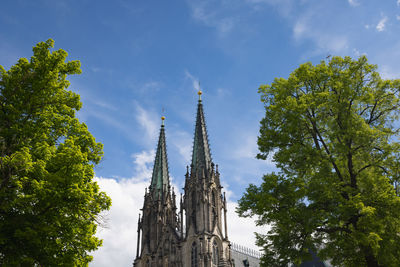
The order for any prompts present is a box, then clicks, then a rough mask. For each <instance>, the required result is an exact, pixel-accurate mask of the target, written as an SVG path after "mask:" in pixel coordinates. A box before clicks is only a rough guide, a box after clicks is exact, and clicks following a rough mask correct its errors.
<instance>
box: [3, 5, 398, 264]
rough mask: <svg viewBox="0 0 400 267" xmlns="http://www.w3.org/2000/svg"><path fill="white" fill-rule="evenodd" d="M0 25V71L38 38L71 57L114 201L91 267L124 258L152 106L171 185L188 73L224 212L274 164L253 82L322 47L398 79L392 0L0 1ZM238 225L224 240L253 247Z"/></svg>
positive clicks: (141, 182)
mask: <svg viewBox="0 0 400 267" xmlns="http://www.w3.org/2000/svg"><path fill="white" fill-rule="evenodd" d="M0 26H1V30H0V64H1V65H3V66H4V67H5V68H6V69H8V68H9V67H10V66H11V65H13V64H14V63H15V62H16V61H17V59H18V58H20V57H28V58H29V57H30V56H31V54H32V50H31V49H32V46H34V45H35V44H36V43H37V42H39V41H44V40H47V39H48V38H52V39H54V40H55V48H56V49H58V48H62V49H64V50H66V51H67V52H68V53H69V59H70V60H75V59H78V60H80V61H81V63H82V70H83V73H82V74H81V75H79V76H73V77H70V81H71V86H70V89H71V90H73V91H75V92H77V93H79V94H80V95H81V98H82V102H83V108H82V110H81V111H80V112H79V113H78V116H79V118H80V119H81V120H82V121H84V122H85V123H86V124H87V125H88V127H89V129H90V131H91V132H92V133H93V135H94V136H95V137H96V139H97V140H98V141H99V142H102V143H103V144H104V152H105V156H104V159H103V161H102V162H101V164H100V165H98V166H97V167H96V169H95V170H96V177H97V179H98V181H99V184H100V186H101V187H102V189H103V190H105V191H106V192H108V193H109V194H110V195H111V196H112V197H113V200H114V201H113V204H114V206H113V208H112V210H111V211H110V213H109V214H107V217H108V224H109V228H108V229H102V230H101V231H100V233H99V235H100V236H101V237H103V238H104V247H103V248H102V249H101V250H99V251H98V252H96V254H94V255H95V260H94V263H93V264H92V265H93V266H107V264H108V263H107V260H109V261H110V262H113V263H114V264H116V266H124V265H126V264H127V263H128V264H129V263H130V262H131V261H132V258H133V257H134V251H135V250H134V244H135V243H136V242H135V238H136V236H135V232H136V221H137V214H138V212H139V208H140V207H141V205H142V196H143V193H144V187H146V186H147V185H148V183H149V178H150V174H151V168H152V164H153V160H154V158H153V156H154V149H155V147H156V141H157V136H158V132H159V126H160V116H161V114H162V110H163V109H164V110H165V111H164V115H165V116H166V117H167V119H166V135H167V136H166V137H167V144H168V157H169V166H170V174H171V177H172V180H173V184H174V185H175V186H176V187H177V188H182V186H183V183H184V179H183V178H184V173H185V166H186V165H187V164H189V163H190V156H191V146H192V139H193V131H194V123H195V111H196V104H197V94H196V90H197V86H198V85H197V84H198V81H200V83H201V88H202V90H203V92H204V93H203V103H204V109H205V115H206V120H207V127H208V133H209V138H210V144H211V151H212V155H213V160H214V162H215V163H217V164H219V166H220V172H221V175H222V182H223V184H224V185H225V189H226V190H227V192H228V196H229V199H230V203H231V206H232V208H231V211H230V212H231V215H230V216H232V218H235V217H234V216H235V215H234V213H233V209H234V207H235V201H236V200H237V199H238V198H240V196H241V195H242V193H243V191H244V189H245V187H246V186H247V184H248V183H256V184H258V183H260V181H261V176H262V174H263V173H266V172H269V171H272V170H273V169H274V165H273V163H272V162H271V161H267V162H266V161H259V160H256V159H255V155H256V153H257V146H256V139H257V134H258V128H259V121H260V119H261V118H262V116H263V106H262V104H261V102H260V100H259V95H258V94H257V89H258V87H259V86H260V85H261V84H265V83H271V82H272V80H273V79H274V78H275V77H288V75H289V74H290V73H291V72H292V71H293V70H294V69H295V68H296V67H297V66H298V65H299V64H301V63H303V62H306V61H311V62H313V63H318V62H319V61H320V60H322V59H325V58H326V57H327V56H328V55H340V56H345V55H348V56H351V57H355V58H356V57H358V56H360V55H362V54H366V55H367V57H368V58H369V60H370V62H371V63H374V64H378V66H379V71H380V73H381V74H382V76H383V77H385V78H395V77H400V63H399V62H400V37H399V36H400V34H399V33H400V0H381V1H376V0H375V1H373V0H369V1H367V0H335V1H333V0H331V1H328V0H297V1H295V0H229V1H228V0H204V1H189V0H188V1H151V0H148V1H134V0H132V1H128V0H116V1H89V0H81V1H74V0H71V1H67V0H36V1H28V0H3V1H2V3H1V9H0ZM238 222H239V219H232V222H231V225H232V227H231V232H232V234H231V239H234V238H236V240H234V241H236V242H241V243H243V244H246V245H248V246H253V247H254V245H252V242H253V239H252V238H247V239H246V240H242V239H241V238H242V236H243V235H240V234H239V235H236V236H235V234H237V233H236V232H235V231H234V229H236V228H235V227H239V225H237V223H238ZM240 222H242V221H240ZM243 222H244V221H243ZM248 225H250V223H249V224H248ZM242 226H243V223H242ZM249 227H250V226H249ZM127 229H128V230H127ZM237 229H240V228H237ZM246 231H248V232H252V231H253V228H248V229H246ZM117 232H118V233H119V234H117ZM249 235H251V234H249ZM117 237H118V238H117ZM121 247H124V249H125V250H124V249H121ZM116 251H118V252H116ZM115 255H117V256H115ZM113 257H114V258H113ZM110 262H109V263H110Z"/></svg>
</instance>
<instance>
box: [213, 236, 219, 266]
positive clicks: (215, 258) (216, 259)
mask: <svg viewBox="0 0 400 267" xmlns="http://www.w3.org/2000/svg"><path fill="white" fill-rule="evenodd" d="M212 252H213V253H212V264H213V267H214V266H218V262H219V254H218V245H217V242H215V240H214V243H213V248H212Z"/></svg>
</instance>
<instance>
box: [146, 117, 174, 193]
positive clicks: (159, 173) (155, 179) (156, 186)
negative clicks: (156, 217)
mask: <svg viewBox="0 0 400 267" xmlns="http://www.w3.org/2000/svg"><path fill="white" fill-rule="evenodd" d="M161 120H162V124H161V129H160V137H159V139H158V145H157V152H156V158H155V160H154V167H153V175H152V177H151V186H150V187H151V189H150V190H151V191H152V193H153V196H155V197H157V198H158V193H159V192H163V193H164V190H168V187H169V173H168V160H167V146H166V143H165V129H164V120H165V117H164V116H163V117H161ZM162 195H163V194H162Z"/></svg>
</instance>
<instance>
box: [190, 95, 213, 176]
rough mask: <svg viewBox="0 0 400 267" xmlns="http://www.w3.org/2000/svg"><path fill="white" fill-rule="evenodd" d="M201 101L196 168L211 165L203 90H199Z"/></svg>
mask: <svg viewBox="0 0 400 267" xmlns="http://www.w3.org/2000/svg"><path fill="white" fill-rule="evenodd" d="M198 95H199V102H198V104H197V116H196V126H195V129H194V141H193V152H192V166H193V167H194V168H195V169H199V168H202V167H206V169H208V168H210V167H211V161H212V159H211V152H210V146H209V144H208V135H207V129H206V122H205V119H204V112H203V104H202V101H201V95H202V92H201V91H200V90H199V92H198Z"/></svg>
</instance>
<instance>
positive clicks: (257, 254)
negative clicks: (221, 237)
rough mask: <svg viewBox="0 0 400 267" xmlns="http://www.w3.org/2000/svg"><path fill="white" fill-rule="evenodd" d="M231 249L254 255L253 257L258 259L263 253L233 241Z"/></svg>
mask: <svg viewBox="0 0 400 267" xmlns="http://www.w3.org/2000/svg"><path fill="white" fill-rule="evenodd" d="M231 250H233V251H236V252H239V253H242V254H245V255H247V256H250V257H253V258H257V259H260V258H261V256H262V253H261V252H259V251H257V250H254V249H251V248H247V247H245V246H242V245H239V244H236V243H233V242H231Z"/></svg>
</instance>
